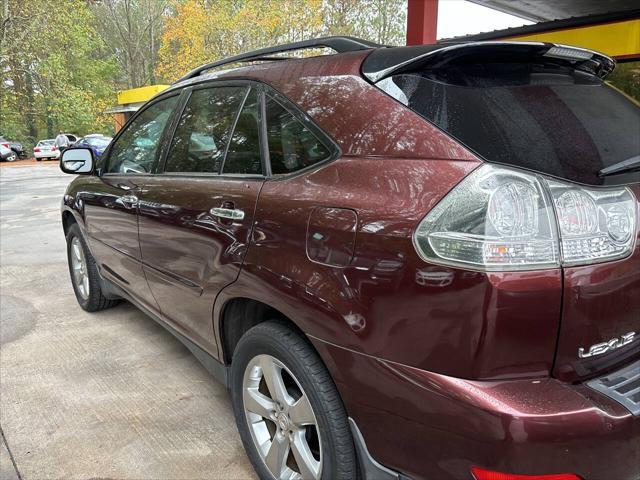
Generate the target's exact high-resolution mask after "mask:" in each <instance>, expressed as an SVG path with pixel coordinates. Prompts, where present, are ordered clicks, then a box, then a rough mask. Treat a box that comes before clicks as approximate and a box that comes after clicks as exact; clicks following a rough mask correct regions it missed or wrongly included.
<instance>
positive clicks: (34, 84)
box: [0, 0, 115, 143]
mask: <svg viewBox="0 0 640 480" xmlns="http://www.w3.org/2000/svg"><path fill="white" fill-rule="evenodd" d="M93 23H94V17H93V14H92V13H91V11H90V10H89V8H88V7H87V4H86V2H84V1H83V0H3V10H2V18H1V19H0V25H1V26H2V31H0V39H1V40H2V44H1V45H0V47H1V50H0V72H2V81H1V82H0V133H2V134H3V135H6V136H10V137H13V138H17V139H19V140H23V141H26V142H27V143H33V142H35V141H37V140H38V139H40V138H42V137H43V136H47V137H51V136H53V133H54V131H55V130H56V129H58V128H60V129H64V130H67V131H73V132H74V133H89V131H92V130H94V129H102V128H105V127H107V126H109V125H110V123H111V119H110V118H109V117H107V116H104V115H102V114H101V112H102V111H103V110H104V108H105V107H106V105H108V104H110V103H111V102H112V101H113V98H114V93H115V92H114V89H113V77H114V73H115V64H114V63H113V61H112V60H111V59H110V58H104V57H100V56H99V55H96V53H97V52H99V51H100V49H101V46H102V43H101V39H100V37H99V36H97V35H96V33H95V31H94V28H93V27H92V26H93ZM42 25H46V26H47V28H42Z"/></svg>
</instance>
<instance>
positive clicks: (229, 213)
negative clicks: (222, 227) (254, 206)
mask: <svg viewBox="0 0 640 480" xmlns="http://www.w3.org/2000/svg"><path fill="white" fill-rule="evenodd" d="M209 212H211V215H215V216H216V217H220V218H228V219H230V220H242V219H244V211H242V210H240V209H238V208H221V207H220V208H212V209H211V210H209Z"/></svg>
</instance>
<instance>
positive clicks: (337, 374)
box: [312, 339, 640, 480]
mask: <svg viewBox="0 0 640 480" xmlns="http://www.w3.org/2000/svg"><path fill="white" fill-rule="evenodd" d="M312 340H313V342H314V345H315V346H316V348H317V349H318V351H319V352H320V354H321V355H322V356H323V358H324V359H325V361H326V363H327V365H328V367H329V369H330V370H331V373H332V374H333V375H334V379H335V381H336V384H337V385H338V388H339V390H340V392H341V394H342V396H343V399H344V401H345V404H346V407H347V410H348V413H349V416H350V417H352V418H353V420H354V421H355V423H356V424H357V426H358V428H359V429H360V431H361V432H362V435H363V438H364V440H365V442H366V445H367V448H368V451H369V453H370V454H371V456H372V457H373V458H374V459H375V460H376V461H377V462H379V463H381V464H383V465H385V466H386V467H388V468H390V469H392V470H394V471H397V472H402V473H403V474H404V475H407V476H409V477H411V478H413V479H416V480H417V479H425V480H426V479H433V478H438V479H442V480H472V478H473V477H472V476H471V474H470V468H471V467H472V466H473V465H476V466H479V467H483V468H486V469H488V470H495V471H501V472H507V473H519V474H529V475H536V474H537V475H543V474H553V473H575V474H578V475H580V476H581V477H582V478H584V479H585V480H611V479H616V480H638V479H639V478H640V416H634V415H632V414H631V413H630V412H629V410H627V409H626V408H625V407H624V406H623V405H621V404H620V403H618V402H616V401H615V400H613V399H611V398H609V397H608V396H606V395H604V394H602V393H600V392H598V391H596V390H594V389H591V388H589V387H587V386H586V385H571V384H567V383H563V382H560V381H558V380H554V379H550V378H541V379H537V380H530V379H527V380H503V381H471V380H462V379H457V378H453V377H447V376H443V375H439V374H434V373H431V372H427V371H424V370H419V369H416V368H412V367H406V366H403V365H399V364H393V363H389V362H385V361H382V360H379V359H376V358H374V357H370V356H366V355H361V354H358V353H355V352H353V351H350V350H346V349H343V348H340V347H336V346H334V345H330V344H327V343H324V342H322V341H320V340H317V339H312Z"/></svg>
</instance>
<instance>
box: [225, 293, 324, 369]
mask: <svg viewBox="0 0 640 480" xmlns="http://www.w3.org/2000/svg"><path fill="white" fill-rule="evenodd" d="M269 320H277V321H279V322H281V323H282V324H284V325H286V326H287V327H288V328H290V329H291V330H293V331H294V332H296V333H298V334H300V335H301V336H303V337H304V338H306V335H305V334H304V332H303V331H302V330H301V329H300V327H298V325H296V323H295V322H294V321H293V320H291V319H290V318H289V317H287V316H286V315H284V314H283V313H281V312H280V311H278V310H277V309H275V308H273V307H271V306H270V305H268V304H266V303H263V302H260V301H258V300H253V299H251V298H242V297H241V298H233V299H230V300H229V301H227V302H226V304H225V305H224V307H223V309H222V312H221V315H220V324H219V327H218V328H219V338H220V345H221V348H222V359H223V361H224V363H225V364H226V365H229V364H231V360H232V358H233V352H234V350H235V348H236V345H238V342H239V341H240V339H241V338H242V337H243V336H244V334H245V333H247V332H248V331H249V330H250V329H251V328H253V327H255V326H256V325H259V324H261V323H264V322H266V321H269ZM309 344H310V345H312V344H311V342H309ZM312 347H313V345H312Z"/></svg>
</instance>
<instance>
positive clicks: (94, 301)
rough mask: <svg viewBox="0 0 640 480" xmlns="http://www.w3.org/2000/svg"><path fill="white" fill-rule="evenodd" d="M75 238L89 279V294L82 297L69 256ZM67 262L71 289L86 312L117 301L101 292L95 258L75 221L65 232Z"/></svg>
mask: <svg viewBox="0 0 640 480" xmlns="http://www.w3.org/2000/svg"><path fill="white" fill-rule="evenodd" d="M75 238H77V239H78V240H79V242H80V246H81V248H82V252H83V253H84V260H85V265H86V273H87V276H88V279H89V282H88V283H89V294H88V296H87V297H86V298H84V297H83V295H82V294H81V293H80V291H79V288H78V286H77V285H76V281H75V279H74V273H73V267H72V260H71V256H72V255H73V252H72V244H73V240H74V239H75ZM67 263H68V264H69V275H70V276H71V285H72V286H73V291H74V293H75V294H76V299H77V300H78V304H79V305H80V306H81V307H82V309H83V310H86V311H87V312H97V311H99V310H104V309H106V308H111V307H113V306H114V305H117V304H118V303H119V300H111V299H108V298H106V297H105V296H104V295H103V294H102V289H101V287H100V274H99V273H98V267H97V266H96V262H95V260H94V259H93V257H92V256H91V252H90V251H89V248H88V247H87V244H86V242H85V241H84V238H83V236H82V233H81V232H80V227H79V226H78V224H77V223H74V224H73V225H71V227H69V231H68V232H67Z"/></svg>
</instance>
